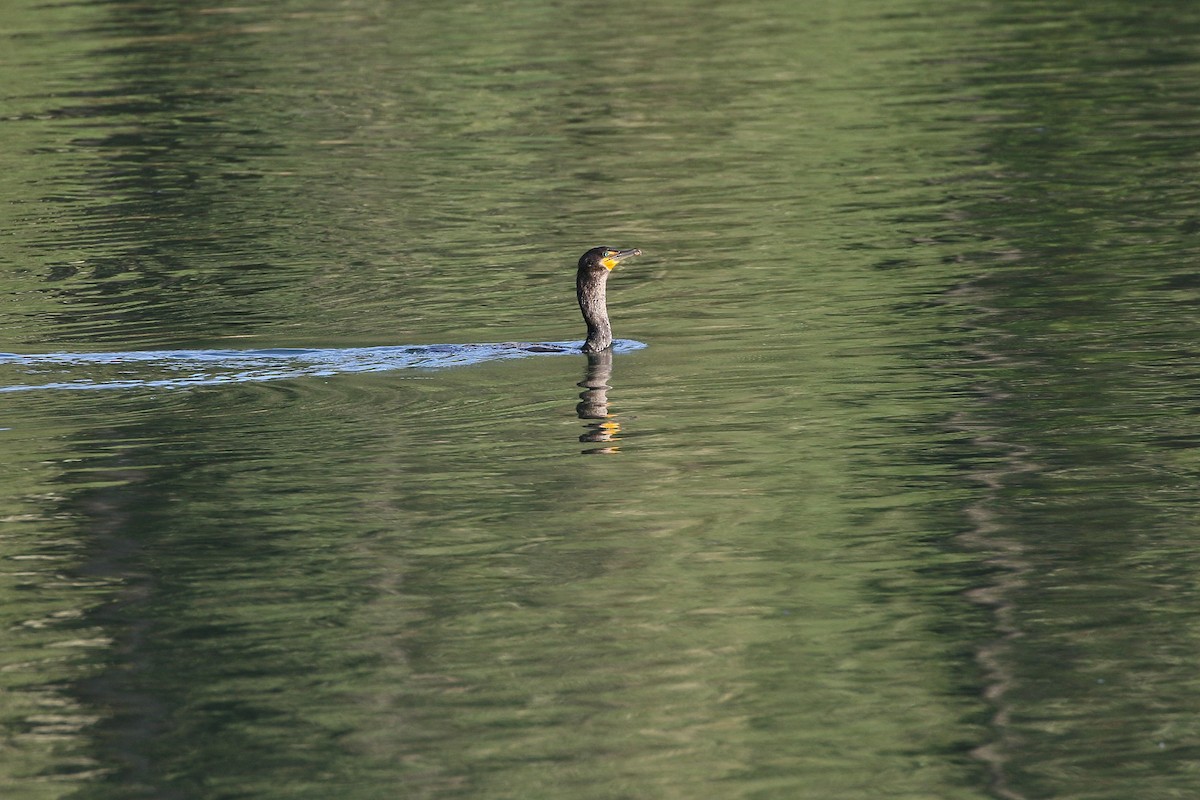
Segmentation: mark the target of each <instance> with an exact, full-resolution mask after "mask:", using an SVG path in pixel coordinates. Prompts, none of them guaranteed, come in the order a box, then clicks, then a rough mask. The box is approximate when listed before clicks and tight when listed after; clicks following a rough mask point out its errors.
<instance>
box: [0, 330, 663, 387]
mask: <svg viewBox="0 0 1200 800" xmlns="http://www.w3.org/2000/svg"><path fill="white" fill-rule="evenodd" d="M582 344H583V343H582V342H538V343H518V342H504V343H497V344H433V345H412V346H382V347H349V348H271V349H263V350H130V351H123V352H110V353H70V352H58V353H30V354H20V353H0V368H5V367H8V368H25V369H26V372H27V374H32V375H37V374H38V373H39V372H40V371H41V370H45V369H54V370H64V371H66V372H68V374H69V373H71V372H75V371H76V370H77V369H85V370H86V369H87V368H89V367H91V368H95V367H117V368H121V367H128V368H129V370H130V371H132V370H135V369H155V370H159V371H163V372H167V373H188V374H171V375H167V376H162V375H159V376H155V377H138V376H137V375H136V373H135V374H133V375H131V376H130V377H128V378H117V379H108V380H105V379H97V378H92V377H88V376H86V375H84V376H81V377H79V378H75V379H72V380H60V381H52V382H47V383H36V384H32V383H31V384H11V385H7V386H0V392H26V391H32V390H35V389H48V390H60V391H62V390H98V389H139V388H151V389H182V388H190V387H195V386H216V385H221V384H229V383H247V382H254V381H275V380H286V379H288V378H302V377H323V376H332V375H339V374H348V373H357V372H385V371H390V370H399V369H445V368H447V367H460V366H469V365H472V364H481V363H484V362H487V361H497V360H502V359H510V358H528V357H531V356H541V355H579V354H580V351H579V348H580V347H581V346H582ZM644 347H646V345H645V344H643V343H642V342H636V341H633V340H629V339H619V340H617V341H615V342H613V351H614V352H616V353H630V352H633V351H635V350H641V349H642V348H644Z"/></svg>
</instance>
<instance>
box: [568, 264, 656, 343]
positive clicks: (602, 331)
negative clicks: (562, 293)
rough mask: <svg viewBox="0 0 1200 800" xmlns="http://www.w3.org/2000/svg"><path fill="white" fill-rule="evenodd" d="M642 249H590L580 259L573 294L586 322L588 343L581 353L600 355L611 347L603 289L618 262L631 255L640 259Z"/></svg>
mask: <svg viewBox="0 0 1200 800" xmlns="http://www.w3.org/2000/svg"><path fill="white" fill-rule="evenodd" d="M641 254H642V251H641V250H637V249H633V250H617V249H616V248H615V247H593V248H592V249H591V250H588V251H587V252H586V253H584V254H583V255H582V256H580V257H579V272H578V273H576V275H575V293H576V294H577V295H578V296H579V310H580V311H582V312H583V321H584V322H586V323H587V329H588V335H587V341H586V342H584V343H583V352H585V353H599V352H600V351H602V350H607V349H608V348H609V347H612V326H611V325H610V324H609V322H608V305H607V302H606V298H605V289H606V288H607V287H608V273H609V272H610V271H611V270H612V268H613V267H615V266H616V265H617V264H618V263H619V262H620V261H623V260H624V259H626V258H629V257H630V256H640V255H641Z"/></svg>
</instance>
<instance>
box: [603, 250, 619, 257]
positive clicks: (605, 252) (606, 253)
mask: <svg viewBox="0 0 1200 800" xmlns="http://www.w3.org/2000/svg"><path fill="white" fill-rule="evenodd" d="M616 254H617V251H616V250H605V251H604V255H606V256H615V255H616Z"/></svg>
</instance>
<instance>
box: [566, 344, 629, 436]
mask: <svg viewBox="0 0 1200 800" xmlns="http://www.w3.org/2000/svg"><path fill="white" fill-rule="evenodd" d="M612 359H613V354H612V350H603V351H601V352H599V353H588V354H587V360H588V364H587V370H586V371H585V372H584V374H583V380H582V381H580V382H579V383H578V384H576V385H577V386H582V387H583V391H582V392H580V393H579V404H578V405H576V406H575V414H576V415H577V416H578V417H579V418H580V419H582V420H586V421H587V422H586V424H585V425H584V428H585V429H586V430H585V431H584V433H583V434H582V435H581V436H580V437H579V441H581V442H583V443H585V444H588V443H595V444H600V445H604V444H605V443H608V444H607V446H603V447H590V448H588V449H586V450H583V451H582V452H583V454H584V455H612V454H613V453H616V452H618V451H619V450H620V449H621V448H620V446H619V445H617V444H616V442H618V441H620V435H619V434H620V433H621V423H620V422H619V421H617V420H616V419H614V418H613V415H612V414H610V413H609V411H608V390H609V389H610V388H612V387H611V386H609V383H608V382H609V381H610V380H611V379H612Z"/></svg>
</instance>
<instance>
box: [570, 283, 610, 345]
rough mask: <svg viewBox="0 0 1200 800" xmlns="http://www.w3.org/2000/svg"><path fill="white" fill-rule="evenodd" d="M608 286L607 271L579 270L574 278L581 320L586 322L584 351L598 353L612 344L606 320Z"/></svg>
mask: <svg viewBox="0 0 1200 800" xmlns="http://www.w3.org/2000/svg"><path fill="white" fill-rule="evenodd" d="M607 288H608V271H607V270H604V271H603V272H592V271H589V270H580V271H579V274H578V276H576V278H575V290H576V294H578V295H579V310H580V311H582V312H583V321H584V322H585V323H587V329H588V335H587V341H586V342H584V344H583V351H584V352H585V353H598V352H600V351H601V350H605V349H607V348H608V347H609V346H611V345H612V326H611V325H609V322H608V307H607V301H606V297H605V294H606V291H605V290H606V289H607Z"/></svg>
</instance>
